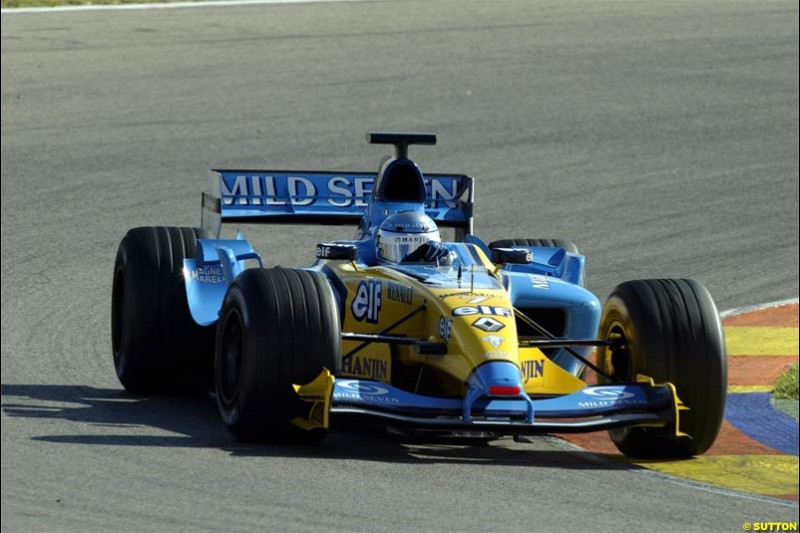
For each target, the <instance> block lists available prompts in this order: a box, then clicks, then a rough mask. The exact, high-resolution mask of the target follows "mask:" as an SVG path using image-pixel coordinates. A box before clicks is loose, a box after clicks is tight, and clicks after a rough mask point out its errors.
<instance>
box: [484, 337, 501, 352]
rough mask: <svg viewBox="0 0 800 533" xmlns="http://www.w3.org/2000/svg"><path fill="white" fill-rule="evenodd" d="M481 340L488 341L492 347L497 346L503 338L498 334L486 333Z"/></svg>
mask: <svg viewBox="0 0 800 533" xmlns="http://www.w3.org/2000/svg"><path fill="white" fill-rule="evenodd" d="M481 340H482V341H483V342H488V343H489V344H491V345H492V348H495V349H496V348H499V347H500V345H501V344H503V341H504V340H505V339H504V338H503V337H501V336H499V335H486V336H485V337H483V338H482V339H481Z"/></svg>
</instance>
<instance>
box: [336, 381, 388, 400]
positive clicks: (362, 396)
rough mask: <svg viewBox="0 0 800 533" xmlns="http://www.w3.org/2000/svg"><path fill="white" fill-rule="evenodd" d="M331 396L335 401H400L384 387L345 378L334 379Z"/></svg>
mask: <svg viewBox="0 0 800 533" xmlns="http://www.w3.org/2000/svg"><path fill="white" fill-rule="evenodd" d="M333 396H334V398H335V399H336V400H337V401H342V400H356V401H360V402H369V403H374V404H399V403H400V400H399V399H398V398H395V397H393V396H392V395H391V393H390V392H389V389H387V388H386V387H381V386H379V385H374V384H372V383H361V382H360V381H356V380H347V379H337V380H336V388H335V389H334V393H333Z"/></svg>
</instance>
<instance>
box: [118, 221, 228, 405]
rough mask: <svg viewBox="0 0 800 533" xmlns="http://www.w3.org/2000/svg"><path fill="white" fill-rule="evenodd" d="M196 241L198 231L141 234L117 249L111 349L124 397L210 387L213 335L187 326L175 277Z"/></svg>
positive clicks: (183, 301)
mask: <svg viewBox="0 0 800 533" xmlns="http://www.w3.org/2000/svg"><path fill="white" fill-rule="evenodd" d="M204 237H205V235H204V233H203V230H201V229H199V228H176V227H141V228H134V229H132V230H130V231H129V232H128V233H127V234H126V235H125V237H124V238H123V239H122V242H121V243H120V245H119V249H118V251H117V258H116V262H115V264H114V281H113V288H112V296H111V345H112V350H113V356H114V367H115V368H116V371H117V377H118V378H119V380H120V382H121V383H122V385H123V386H124V387H125V389H126V390H127V391H129V392H137V393H150V392H157V393H177V392H188V391H193V390H198V389H200V388H202V387H204V386H208V384H209V383H210V378H211V368H212V367H211V365H212V362H213V353H214V352H213V350H214V328H213V327H202V326H199V325H197V324H196V323H195V322H194V320H193V319H192V317H191V314H190V312H189V306H188V303H187V301H186V289H185V284H184V276H183V260H184V259H185V258H187V257H188V258H191V257H194V256H195V255H196V253H197V239H202V238H204Z"/></svg>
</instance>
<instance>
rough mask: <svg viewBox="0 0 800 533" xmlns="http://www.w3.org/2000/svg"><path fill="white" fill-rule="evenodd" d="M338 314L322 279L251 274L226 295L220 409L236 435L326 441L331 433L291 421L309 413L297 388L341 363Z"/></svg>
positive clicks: (290, 273) (219, 350) (219, 352)
mask: <svg viewBox="0 0 800 533" xmlns="http://www.w3.org/2000/svg"><path fill="white" fill-rule="evenodd" d="M339 324H340V322H339V310H338V307H337V305H336V300H335V297H334V295H333V291H332V290H331V287H330V284H329V283H328V281H327V279H326V278H325V277H324V276H323V275H321V274H319V273H316V272H310V271H307V270H294V269H284V268H272V269H261V268H256V269H248V270H245V271H244V272H242V273H241V274H240V275H239V276H238V277H237V278H236V280H235V281H234V282H233V284H232V285H231V286H230V287H229V288H228V292H227V294H226V295H225V300H224V303H223V305H222V312H221V313H220V320H219V322H218V326H217V346H216V356H215V365H214V369H215V371H214V374H215V385H216V392H217V405H218V407H219V411H220V415H221V416H222V419H223V421H224V422H225V425H226V426H227V427H228V429H229V430H230V431H231V433H233V435H234V436H235V437H236V438H237V439H239V440H242V441H247V442H287V441H288V442H305V443H313V442H318V441H320V440H322V438H324V437H325V435H326V434H327V430H323V429H313V430H310V431H309V430H305V429H300V428H299V427H297V426H295V425H293V424H292V423H291V422H290V421H291V420H292V419H293V418H294V417H295V416H298V415H299V414H300V413H301V412H302V410H303V407H304V406H303V403H304V402H302V400H300V399H299V397H298V396H297V394H296V392H295V390H294V388H293V387H292V385H293V384H298V385H300V384H305V383H308V382H310V381H312V380H313V379H314V378H316V377H317V376H318V375H319V374H320V372H322V370H323V369H324V368H327V369H328V370H330V371H331V372H336V371H337V370H338V369H339V366H340V363H341V332H340V325H339Z"/></svg>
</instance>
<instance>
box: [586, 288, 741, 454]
mask: <svg viewBox="0 0 800 533" xmlns="http://www.w3.org/2000/svg"><path fill="white" fill-rule="evenodd" d="M614 335H620V336H621V341H622V342H621V343H620V347H618V348H615V349H613V350H612V349H611V348H598V350H597V362H598V364H599V366H600V367H601V368H603V369H604V370H605V371H606V372H608V373H610V374H612V375H614V376H616V377H618V378H620V379H622V380H623V381H626V382H633V381H635V377H636V374H644V375H647V376H650V377H652V378H653V380H654V381H655V382H656V383H657V384H658V383H664V382H671V383H673V384H674V385H675V388H676V390H677V393H678V397H679V398H680V399H681V401H683V403H684V404H685V405H686V406H687V407H689V410H688V411H681V412H680V429H681V431H683V432H685V433H688V434H689V435H690V436H691V438H686V437H682V438H677V437H675V431H674V429H675V428H674V427H665V428H640V427H633V428H621V429H614V430H611V431H609V435H610V436H611V440H613V441H614V444H616V446H617V448H619V450H620V451H621V452H622V453H623V454H625V455H627V456H631V457H673V458H678V457H690V456H692V455H698V454H702V453H703V452H705V451H706V450H708V448H710V447H711V445H712V444H713V443H714V440H715V439H716V437H717V434H718V433H719V429H720V425H721V424H722V417H723V414H724V411H725V398H726V394H727V382H728V381H727V352H726V348H725V337H724V334H723V330H722V324H721V322H720V319H719V314H718V313H717V308H716V306H715V305H714V301H713V300H712V299H711V295H710V294H709V293H708V291H707V290H706V288H705V287H703V286H702V285H701V284H700V283H699V282H697V281H694V280H687V279H675V280H672V279H661V280H639V281H629V282H626V283H623V284H621V285H618V286H617V287H616V288H615V289H614V291H613V292H612V293H611V296H609V298H608V300H607V301H606V304H605V307H604V309H603V318H602V320H601V324H600V333H599V338H601V339H603V338H609V337H610V336H614Z"/></svg>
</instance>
